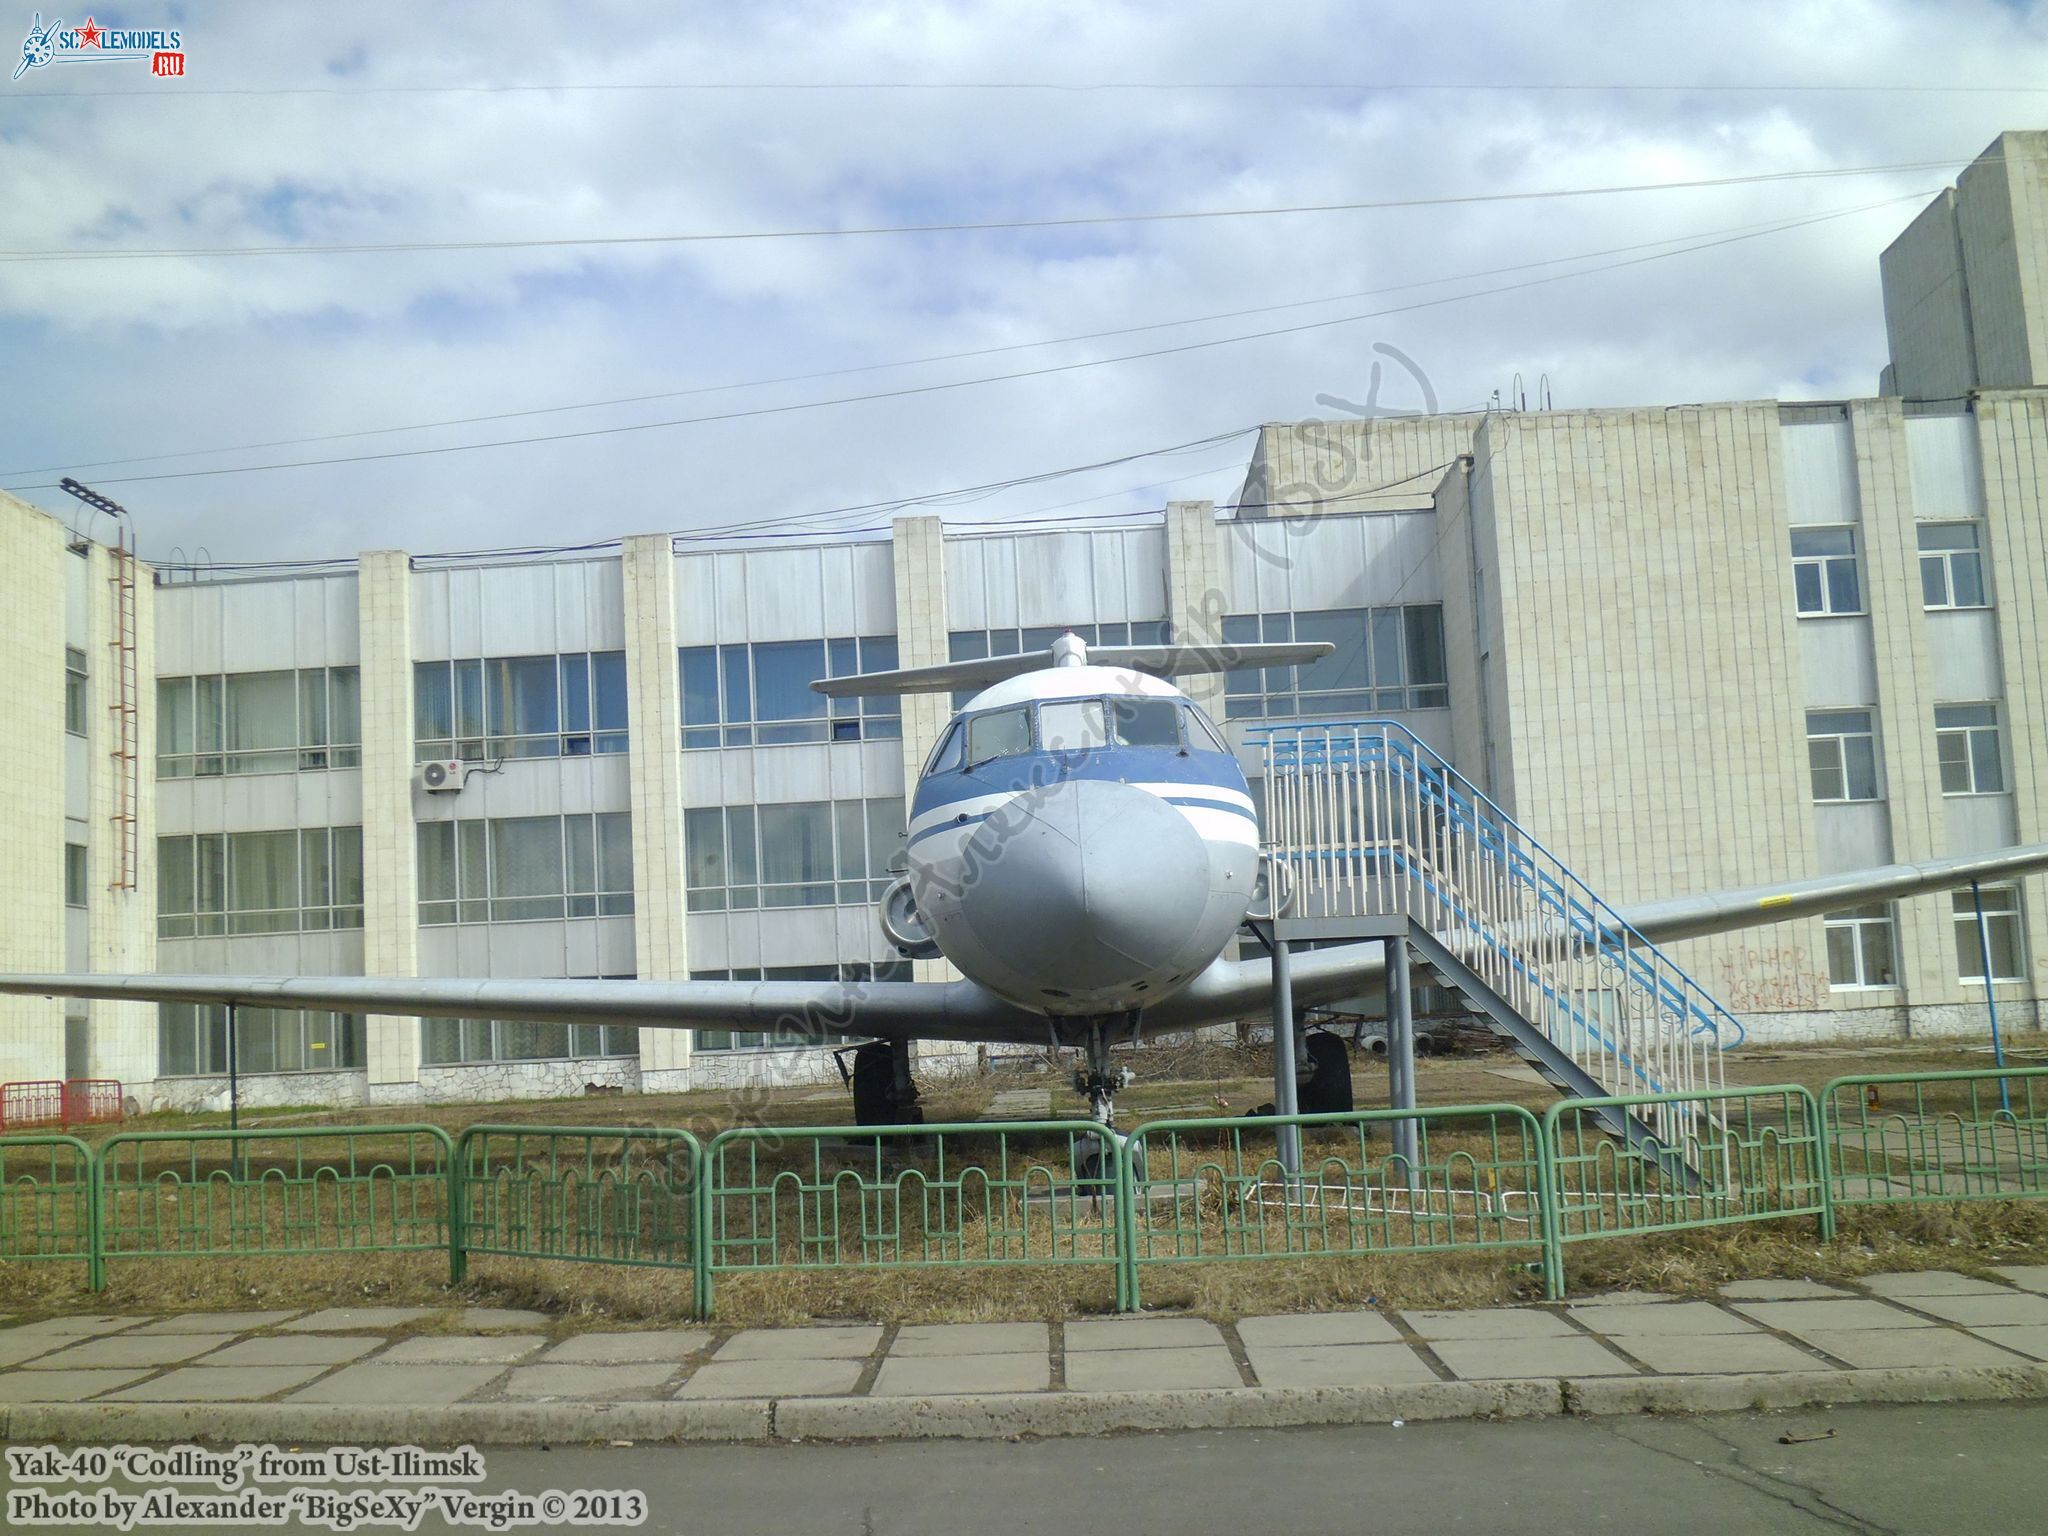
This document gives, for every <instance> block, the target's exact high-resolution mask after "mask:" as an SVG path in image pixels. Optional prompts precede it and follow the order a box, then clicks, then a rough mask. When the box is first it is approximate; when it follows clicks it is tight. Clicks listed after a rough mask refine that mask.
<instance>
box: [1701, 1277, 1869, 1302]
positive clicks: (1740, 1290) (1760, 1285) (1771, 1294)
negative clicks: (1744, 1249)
mask: <svg viewBox="0 0 2048 1536" xmlns="http://www.w3.org/2000/svg"><path fill="white" fill-rule="evenodd" d="M1721 1294H1722V1295H1723V1296H1725V1297H1727V1298H1728V1299H1729V1300H1730V1301H1806V1300H1810V1299H1817V1298H1819V1297H1824V1296H1854V1295H1855V1294H1856V1293H1855V1292H1854V1291H1852V1290H1849V1289H1848V1288H1846V1287H1845V1286H1839V1285H1823V1284H1822V1283H1821V1282H1820V1281H1818V1280H1783V1279H1771V1278H1765V1279H1762V1280H1731V1281H1729V1282H1728V1283H1727V1284H1726V1285H1724V1286H1722V1287H1721Z"/></svg>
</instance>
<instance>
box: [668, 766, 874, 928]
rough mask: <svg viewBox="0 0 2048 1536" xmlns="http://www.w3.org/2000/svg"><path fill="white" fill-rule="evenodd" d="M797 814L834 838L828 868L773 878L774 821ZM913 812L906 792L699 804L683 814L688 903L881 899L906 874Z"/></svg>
mask: <svg viewBox="0 0 2048 1536" xmlns="http://www.w3.org/2000/svg"><path fill="white" fill-rule="evenodd" d="M770 812H773V813H775V814H774V815H773V816H770V815H769V814H768V813H770ZM798 812H802V813H807V814H811V815H815V816H817V817H818V818H819V820H820V823H821V826H822V828H823V830H824V833H825V837H826V840H827V846H826V848H825V850H824V860H825V862H824V866H823V868H822V870H816V869H814V870H813V871H811V874H810V876H809V877H808V878H804V879H798V880H770V879H768V878H767V874H768V870H769V868H770V850H769V848H768V847H767V843H766V839H767V837H768V835H769V828H770V825H771V824H772V823H774V822H776V821H780V820H785V819H787V817H786V816H785V813H789V814H790V815H794V814H795V813H798ZM907 812H908V803H907V801H906V800H905V799H904V798H903V797H902V796H899V795H881V796H876V797H873V798H871V799H861V800H854V799H840V800H795V801H779V802H767V803H763V804H760V805H707V806H692V807H690V808H689V809H688V810H687V811H686V812H685V813H684V819H683V904H684V907H685V909H686V910H687V911H690V912H752V911H757V910H761V911H769V910H779V911H786V910H789V909H791V908H797V907H811V908H819V907H858V906H865V905H867V904H868V903H870V902H874V901H878V900H880V899H881V897H882V896H883V895H884V894H885V893H886V892H887V891H888V889H889V886H890V885H891V884H892V883H893V882H894V881H895V879H896V877H897V875H898V874H899V873H901V866H902V861H903V854H904V847H905V843H906V830H905V827H906V823H905V817H906V815H907ZM885 829H886V830H885ZM884 845H886V851H884ZM820 897H822V898H823V899H817V898H820ZM806 898H809V899H806Z"/></svg>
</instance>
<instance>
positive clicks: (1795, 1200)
mask: <svg viewBox="0 0 2048 1536" xmlns="http://www.w3.org/2000/svg"><path fill="white" fill-rule="evenodd" d="M1603 1111H1621V1112H1625V1113H1627V1114H1629V1115H1631V1116H1635V1117H1639V1118H1641V1119H1643V1120H1644V1121H1646V1122H1654V1123H1655V1124H1657V1125H1658V1126H1660V1127H1662V1128H1663V1129H1662V1132H1661V1137H1660V1139H1658V1140H1657V1141H1655V1142H1654V1144H1651V1145H1647V1146H1646V1145H1645V1144H1643V1143H1641V1142H1625V1141H1623V1140H1622V1139H1621V1138H1619V1137H1617V1136H1614V1135H1610V1134H1609V1132H1608V1130H1607V1129H1606V1127H1605V1126H1603V1124H1602V1123H1601V1122H1602V1119H1603V1118H1604V1117H1603V1114H1602V1112H1603ZM1543 1139H1544V1143H1545V1146H1546V1149H1547V1151H1548V1153H1549V1159H1550V1172H1549V1188H1550V1199H1551V1210H1552V1214H1553V1217H1554V1220H1555V1223H1556V1233H1557V1239H1556V1242H1555V1243H1554V1244H1553V1245H1552V1247H1551V1250H1550V1262H1551V1265H1552V1269H1551V1273H1550V1276H1549V1284H1548V1287H1547V1288H1548V1290H1549V1292H1550V1294H1551V1296H1552V1297H1553V1298H1557V1297H1561V1296H1562V1295H1563V1294H1564V1245H1565V1244H1566V1243H1578V1242H1587V1241H1591V1240H1593V1239H1596V1238H1604V1237H1622V1236H1631V1235H1637V1234H1641V1233H1646V1232H1676V1231H1680V1230H1683V1229H1686V1228H1691V1227H1714V1226H1724V1225H1728V1224H1731V1223H1735V1222H1745V1221H1767V1220H1774V1219H1776V1218H1779V1217H1787V1216H1814V1217H1818V1218H1819V1220H1820V1226H1821V1235H1822V1236H1823V1237H1828V1236H1832V1235H1833V1230H1834V1219H1833V1215H1832V1212H1831V1210H1830V1207H1829V1204H1828V1188H1827V1162H1826V1156H1825V1148H1824V1146H1823V1144H1822V1141H1821V1130H1820V1110H1819V1107H1818V1106H1817V1105H1816V1104H1815V1102H1814V1097H1813V1094H1812V1092H1811V1090H1809V1089H1807V1088H1803V1087H1801V1086H1800V1085H1799V1084H1797V1083H1785V1084H1779V1085H1775V1086H1772V1087H1767V1088H1721V1089H1715V1090H1712V1091H1707V1092H1700V1093H1685V1094H1634V1095H1628V1096H1624V1097H1617V1098H1604V1099H1561V1100H1559V1101H1558V1102H1557V1103H1555V1104H1553V1105H1551V1106H1550V1107H1549V1108H1548V1109H1546V1110H1545V1111H1544V1114H1543Z"/></svg>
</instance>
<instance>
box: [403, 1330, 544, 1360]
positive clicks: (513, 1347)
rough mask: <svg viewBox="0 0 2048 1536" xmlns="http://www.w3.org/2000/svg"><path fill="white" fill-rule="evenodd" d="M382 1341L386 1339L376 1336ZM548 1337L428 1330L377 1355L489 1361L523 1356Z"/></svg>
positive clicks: (516, 1358)
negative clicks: (431, 1331) (479, 1334)
mask: <svg viewBox="0 0 2048 1536" xmlns="http://www.w3.org/2000/svg"><path fill="white" fill-rule="evenodd" d="M372 1342H374V1343H379V1344H381V1343H382V1342H383V1340H381V1339H378V1340H373V1341H372ZM545 1343H547V1340H546V1339H545V1338H543V1337H542V1336H541V1335H539V1334H537V1333H493V1334H485V1335H482V1336H481V1337H479V1336H478V1335H476V1334H470V1333H429V1334H423V1335H422V1336H420V1337H419V1338H417V1339H400V1340H399V1341H398V1342H397V1343H396V1344H394V1345H392V1346H391V1347H390V1348H389V1349H387V1350H385V1351H384V1353H383V1354H381V1355H379V1356H378V1357H377V1362H378V1364H380V1365H384V1364H390V1365H399V1364H405V1365H488V1364H490V1363H492V1362H493V1361H495V1362H497V1363H498V1364H501V1365H504V1364H509V1363H511V1362H512V1361H514V1360H524V1359H525V1358H526V1357H527V1356H528V1355H530V1354H532V1353H533V1352H534V1351H535V1350H537V1349H539V1348H540V1347H541V1345H543V1344H545Z"/></svg>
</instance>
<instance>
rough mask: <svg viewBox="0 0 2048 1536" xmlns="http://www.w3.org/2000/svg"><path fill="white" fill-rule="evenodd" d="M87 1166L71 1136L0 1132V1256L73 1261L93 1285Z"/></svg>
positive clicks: (88, 1154) (95, 1254)
mask: <svg viewBox="0 0 2048 1536" xmlns="http://www.w3.org/2000/svg"><path fill="white" fill-rule="evenodd" d="M92 1166H93V1164H92V1149H91V1148H90V1147H88V1146H86V1144H85V1143H84V1142H82V1141H80V1140H79V1139H78V1138H77V1137H75V1136H59V1135H48V1136H40V1135H32V1136H0V1260H4V1261H10V1262H21V1263H43V1262H47V1261H50V1260H59V1259H61V1260H77V1261H80V1262H83V1263H84V1265H85V1266H86V1280H87V1283H88V1284H89V1285H91V1286H92V1288H93V1289H94V1290H97V1289H99V1245H98V1243H97V1242H95V1240H94V1232H93V1211H94V1209H95V1207H94V1204H93V1198H92Z"/></svg>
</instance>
